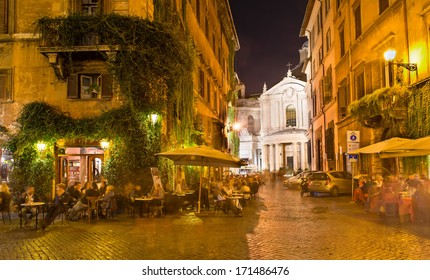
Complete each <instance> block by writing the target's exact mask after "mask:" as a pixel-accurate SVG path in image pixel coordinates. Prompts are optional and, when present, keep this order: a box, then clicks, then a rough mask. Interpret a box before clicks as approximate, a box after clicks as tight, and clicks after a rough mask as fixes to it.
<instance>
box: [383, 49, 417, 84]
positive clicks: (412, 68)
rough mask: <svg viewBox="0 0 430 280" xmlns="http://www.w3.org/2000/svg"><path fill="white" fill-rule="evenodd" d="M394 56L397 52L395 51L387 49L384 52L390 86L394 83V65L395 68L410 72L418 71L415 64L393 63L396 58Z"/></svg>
mask: <svg viewBox="0 0 430 280" xmlns="http://www.w3.org/2000/svg"><path fill="white" fill-rule="evenodd" d="M396 54H397V52H396V50H395V49H388V50H386V51H385V52H384V58H385V60H386V61H387V62H388V77H389V82H390V86H392V85H393V84H394V81H393V72H394V65H396V66H397V67H403V68H405V69H407V70H409V71H412V72H413V71H417V70H418V65H417V64H416V63H410V62H406V63H402V62H393V61H394V59H395V58H396Z"/></svg>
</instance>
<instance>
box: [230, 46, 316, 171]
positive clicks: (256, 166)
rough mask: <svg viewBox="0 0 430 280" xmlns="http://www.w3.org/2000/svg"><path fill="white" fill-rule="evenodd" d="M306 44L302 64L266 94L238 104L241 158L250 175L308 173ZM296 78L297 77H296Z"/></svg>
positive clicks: (265, 90)
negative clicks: (304, 72) (303, 69)
mask: <svg viewBox="0 0 430 280" xmlns="http://www.w3.org/2000/svg"><path fill="white" fill-rule="evenodd" d="M306 57H307V43H305V44H304V45H303V47H302V49H301V50H300V63H299V65H297V66H296V67H295V68H294V69H293V70H290V69H288V72H287V74H286V75H285V77H283V79H282V80H281V81H280V82H279V83H277V84H276V85H274V86H272V87H271V88H269V89H268V88H267V86H266V85H264V88H263V92H262V93H260V94H255V95H251V96H249V97H247V96H246V94H245V86H243V87H242V90H241V96H240V98H239V99H238V100H236V103H235V106H236V122H237V124H238V129H239V131H238V133H239V137H240V153H239V155H240V158H241V159H243V160H246V161H247V162H248V163H249V168H250V169H251V171H262V170H264V171H270V172H278V171H280V170H292V171H298V170H306V169H309V167H310V161H309V160H310V154H309V152H310V149H309V147H310V146H309V139H308V136H307V132H308V127H309V122H308V120H309V119H308V102H307V96H306V91H305V85H306V82H305V81H303V80H301V79H299V78H298V77H300V78H302V79H304V80H305V79H306V78H305V76H303V72H302V67H303V65H304V62H305V59H306ZM295 75H297V76H298V77H296V76H295Z"/></svg>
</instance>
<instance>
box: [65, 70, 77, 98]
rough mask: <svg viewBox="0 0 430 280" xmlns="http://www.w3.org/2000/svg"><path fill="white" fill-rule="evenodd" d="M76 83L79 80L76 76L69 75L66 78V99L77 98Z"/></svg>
mask: <svg viewBox="0 0 430 280" xmlns="http://www.w3.org/2000/svg"><path fill="white" fill-rule="evenodd" d="M78 81H79V79H78V75H77V74H71V75H69V77H68V78H67V98H68V99H78V98H79V88H78Z"/></svg>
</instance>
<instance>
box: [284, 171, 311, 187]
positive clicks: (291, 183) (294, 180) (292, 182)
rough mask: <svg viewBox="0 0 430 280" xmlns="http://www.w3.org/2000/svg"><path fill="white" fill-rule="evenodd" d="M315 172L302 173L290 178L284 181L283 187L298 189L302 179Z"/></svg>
mask: <svg viewBox="0 0 430 280" xmlns="http://www.w3.org/2000/svg"><path fill="white" fill-rule="evenodd" d="M312 172H315V171H303V172H301V173H299V174H297V175H295V176H292V177H290V178H288V179H286V180H284V182H283V185H284V187H287V188H289V189H300V184H301V183H302V181H303V178H306V177H308V176H309V174H311V173H312Z"/></svg>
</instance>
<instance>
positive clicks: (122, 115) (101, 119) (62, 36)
mask: <svg viewBox="0 0 430 280" xmlns="http://www.w3.org/2000/svg"><path fill="white" fill-rule="evenodd" d="M37 30H38V31H39V32H40V34H41V39H42V45H43V46H48V47H49V46H57V47H58V46H61V47H66V48H68V49H71V50H73V48H75V47H76V46H80V45H85V40H86V39H85V38H87V37H88V36H89V34H97V36H98V43H97V44H98V45H104V46H109V48H110V55H107V54H106V53H105V52H102V53H101V54H102V55H104V57H105V59H106V61H107V63H108V68H109V72H110V73H111V74H112V76H113V77H114V79H115V81H116V83H117V84H118V85H119V88H120V91H121V93H120V94H121V96H122V98H124V99H125V100H126V102H125V104H124V105H123V106H122V107H120V108H116V109H111V110H109V111H106V112H102V113H101V114H100V115H99V116H95V117H91V118H82V119H74V118H72V117H70V116H69V115H68V114H67V113H65V112H62V111H61V110H60V109H59V108H56V107H54V106H51V105H49V104H47V103H44V102H33V103H29V104H27V105H25V106H24V108H23V110H22V112H21V114H20V116H19V118H18V119H17V123H18V125H19V128H20V129H19V132H18V133H17V134H16V135H13V136H12V137H11V139H10V141H9V143H8V149H9V150H10V151H12V152H14V155H15V157H16V164H15V166H14V171H13V176H12V178H13V179H14V180H13V181H14V182H13V183H12V184H15V185H19V186H20V187H22V186H24V182H26V183H27V184H28V183H30V182H31V180H32V175H34V172H33V171H30V170H37V168H39V170H40V169H42V168H40V167H37V168H36V167H35V166H34V164H35V162H38V155H37V151H36V150H35V143H36V142H38V141H44V142H45V143H47V144H48V145H50V147H54V145H55V143H56V142H57V141H58V140H59V139H75V140H76V139H79V140H80V141H84V142H85V141H98V140H100V139H103V138H107V139H110V140H111V142H112V147H111V149H110V150H111V153H110V157H109V159H108V162H107V165H106V167H105V169H104V170H105V173H104V176H105V177H106V178H107V179H108V181H109V183H112V184H114V185H118V186H124V185H125V184H126V183H128V182H132V183H137V182H139V183H141V184H142V180H144V178H148V167H149V166H154V165H155V164H156V163H157V159H156V158H155V153H157V152H159V151H160V149H161V145H165V147H167V148H171V147H172V146H180V145H181V144H189V143H190V142H191V141H192V134H193V133H194V129H193V127H194V123H193V113H192V112H193V111H194V110H193V105H194V99H193V90H192V89H193V84H192V73H193V67H194V61H193V57H194V49H193V45H192V44H191V43H190V40H189V39H188V36H187V35H186V34H185V33H184V32H183V31H182V30H181V29H180V28H179V27H178V26H174V25H173V24H171V23H170V24H169V23H161V22H157V21H149V20H146V19H142V18H139V17H132V16H122V15H118V14H107V15H83V14H71V15H68V16H64V17H56V18H49V17H44V18H41V19H40V20H39V21H38V22H37ZM112 54H113V55H112ZM73 59H74V58H73V56H71V55H70V56H69V57H68V65H67V67H68V68H69V72H72V71H73ZM151 113H158V114H159V115H161V116H162V119H164V120H162V121H159V122H157V123H155V124H153V123H152V122H151V121H150V119H149V118H148V115H149V114H151ZM162 122H164V123H167V124H168V125H169V127H168V129H165V130H163V131H162V130H161V129H162V125H161V123H162ZM161 135H163V137H162V136H161ZM162 138H163V142H162V143H161V141H160V139H162ZM53 161H54V157H53V150H52V149H51V150H49V151H47V154H46V157H45V158H44V162H46V164H45V166H46V168H45V169H46V172H44V174H45V176H44V178H45V179H44V180H43V182H37V184H38V187H39V188H41V189H43V191H42V192H46V191H47V190H48V189H50V188H51V184H52V179H53V178H54V169H53V168H54V167H53V166H54V164H53ZM149 178H150V177H149ZM34 183H36V182H34Z"/></svg>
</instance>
